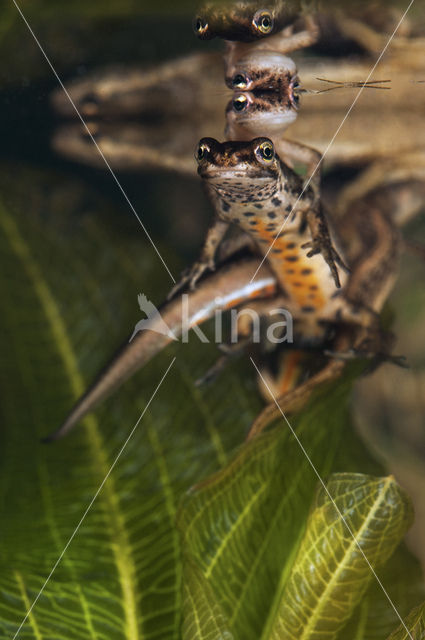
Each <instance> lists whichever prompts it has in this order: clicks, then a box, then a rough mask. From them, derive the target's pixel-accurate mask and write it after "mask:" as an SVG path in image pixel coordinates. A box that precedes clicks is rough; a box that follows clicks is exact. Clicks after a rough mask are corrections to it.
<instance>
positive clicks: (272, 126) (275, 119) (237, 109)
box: [226, 91, 298, 140]
mask: <svg viewBox="0 0 425 640" xmlns="http://www.w3.org/2000/svg"><path fill="white" fill-rule="evenodd" d="M297 115H298V111H297V109H296V107H294V106H293V105H292V103H291V101H290V100H288V99H287V97H285V96H281V95H279V94H277V93H274V92H270V91H269V92H265V93H255V94H254V93H251V92H249V91H244V92H241V93H235V94H234V95H233V97H232V99H231V100H230V102H229V103H228V105H227V109H226V123H227V128H226V137H228V138H236V139H238V140H247V139H250V138H252V136H253V135H255V134H256V133H258V132H259V131H261V133H263V134H264V135H266V136H270V138H274V137H275V136H280V135H281V134H283V133H284V131H285V130H286V129H287V128H288V127H289V126H290V125H291V124H292V123H293V122H295V120H296V119H297Z"/></svg>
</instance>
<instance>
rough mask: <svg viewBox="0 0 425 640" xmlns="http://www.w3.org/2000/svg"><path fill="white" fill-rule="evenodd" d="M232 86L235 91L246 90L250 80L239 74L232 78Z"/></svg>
mask: <svg viewBox="0 0 425 640" xmlns="http://www.w3.org/2000/svg"><path fill="white" fill-rule="evenodd" d="M232 86H233V87H234V88H235V89H246V88H247V86H248V78H247V77H246V76H244V75H243V74H242V73H237V74H236V75H234V76H233V78H232Z"/></svg>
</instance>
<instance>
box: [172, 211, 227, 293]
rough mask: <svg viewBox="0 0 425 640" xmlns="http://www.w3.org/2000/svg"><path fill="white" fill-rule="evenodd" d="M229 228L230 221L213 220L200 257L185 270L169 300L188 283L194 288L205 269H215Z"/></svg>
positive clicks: (190, 287)
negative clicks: (218, 252)
mask: <svg viewBox="0 0 425 640" xmlns="http://www.w3.org/2000/svg"><path fill="white" fill-rule="evenodd" d="M228 228H229V223H228V222H224V221H223V220H220V219H218V218H217V219H216V220H215V221H214V222H213V224H212V226H211V227H210V228H209V229H208V232H207V237H206V239H205V243H204V246H203V248H202V251H201V255H200V256H199V259H198V260H197V261H196V262H195V263H194V264H193V265H192V266H191V267H189V269H187V270H186V271H185V272H183V274H182V276H181V278H180V280H179V282H178V283H177V284H176V285H175V286H174V287H173V288H172V289H171V291H170V293H169V294H168V296H167V299H168V300H171V299H172V298H173V297H174V296H175V295H176V293H178V292H179V291H180V290H181V289H183V288H184V287H186V286H187V285H188V286H189V289H191V290H193V289H194V288H195V285H196V283H197V282H198V280H199V278H200V277H201V276H202V275H203V274H204V273H205V271H207V270H210V271H214V270H215V254H216V251H217V248H218V246H219V244H220V243H221V241H222V240H223V238H224V236H225V234H226V232H227V229H228Z"/></svg>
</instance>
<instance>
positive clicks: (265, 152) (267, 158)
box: [255, 140, 275, 164]
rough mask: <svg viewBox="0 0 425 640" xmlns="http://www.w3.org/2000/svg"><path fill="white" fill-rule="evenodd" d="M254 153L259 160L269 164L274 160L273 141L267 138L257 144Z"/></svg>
mask: <svg viewBox="0 0 425 640" xmlns="http://www.w3.org/2000/svg"><path fill="white" fill-rule="evenodd" d="M255 155H256V156H257V158H258V159H259V160H260V162H263V163H264V162H265V163H266V164H270V162H272V161H273V160H274V157H275V150H274V146H273V143H272V142H270V141H269V140H266V141H265V142H262V143H261V144H259V145H258V147H257V148H256V150H255Z"/></svg>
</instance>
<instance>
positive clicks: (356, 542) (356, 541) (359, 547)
mask: <svg viewBox="0 0 425 640" xmlns="http://www.w3.org/2000/svg"><path fill="white" fill-rule="evenodd" d="M250 360H251V362H252V364H253V366H254V368H255V370H256V371H257V374H258V375H259V376H260V378H261V381H262V382H263V384H264V385H265V387H266V389H267V391H268V392H269V394H270V397H271V398H272V399H273V402H274V403H275V405H276V406H277V408H278V410H279V412H280V413H281V415H282V417H283V419H284V420H285V422H286V424H287V425H288V427H289V429H290V431H291V433H292V435H293V436H294V438H295V440H296V441H297V444H298V445H299V447H300V449H301V451H302V452H303V454H304V455H305V457H306V458H307V461H308V463H309V465H310V466H311V468H312V469H313V471H314V473H315V474H316V476H317V478H318V480H319V482H320V484H321V485H322V487H323V489H324V490H325V492H326V494H327V496H328V498H329V500H330V501H331V502H332V504H333V506H334V507H335V510H336V512H337V514H338V516H339V517H340V518H341V520H342V522H343V523H344V526H345V527H346V529H347V531H348V533H349V534H350V536H351V537H352V538H353V540H354V542H355V544H356V546H357V548H358V550H359V551H360V554H361V555H362V556H363V558H364V560H365V562H366V564H367V566H368V567H369V569H370V570H371V572H372V573H373V575H374V577H375V579H376V581H377V582H378V584H379V586H380V587H381V589H382V591H383V593H384V595H385V597H386V598H387V600H388V602H389V603H390V605H391V607H392V608H393V609H394V612H395V614H396V616H397V618H398V619H399V620H400V622H401V624H402V625H403V627H404V629H405V631H406V633H407V635H408V636H409V638H410V640H414V638H413V636H412V634H411V633H410V631H409V629H408V628H407V626H406V624H405V622H404V620H403V618H402V617H401V615H400V614H399V612H398V610H397V608H396V606H395V604H394V603H393V601H392V600H391V597H390V595H389V594H388V592H387V590H386V589H385V587H384V585H383V584H382V582H381V580H380V578H379V577H378V575H377V573H376V572H375V569H374V568H373V567H372V565H371V563H370V562H369V560H368V558H367V556H366V554H365V552H364V551H363V549H362V547H361V546H360V543H359V542H358V540H357V538H356V536H355V535H354V533H353V531H352V529H351V527H350V525H349V524H348V522H347V520H346V519H345V517H344V515H343V514H342V512H341V510H340V508H339V507H338V505H337V504H336V502H335V500H334V499H333V497H332V496H331V494H330V492H329V489H328V488H327V486H326V484H325V482H324V481H323V479H322V477H321V475H320V473H319V472H318V471H317V469H316V467H315V466H314V463H313V461H312V459H311V458H310V456H309V455H308V453H307V451H306V450H305V448H304V445H303V443H302V442H301V440H300V439H299V437H298V436H297V434H296V432H295V430H294V429H293V428H292V426H291V424H290V423H289V420H288V418H287V417H286V415H285V414H284V413H283V410H282V408H281V406H280V404H279V402H278V401H277V399H276V397H275V396H274V394H273V392H272V390H271V389H270V387H269V385H268V384H267V382H266V380H265V379H264V377H263V375H262V373H261V371H260V370H259V368H258V367H257V365H256V364H255V362H254V360H253V359H252V358H250Z"/></svg>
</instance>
